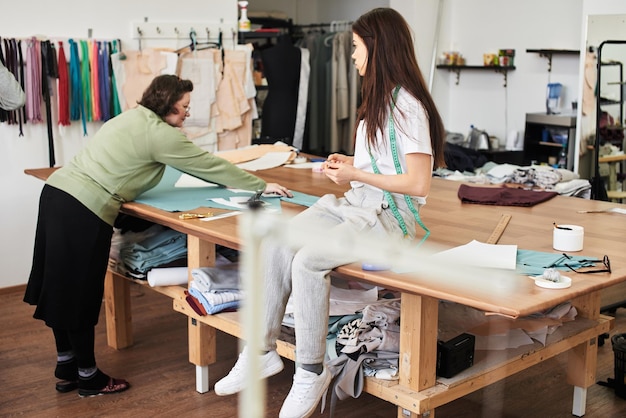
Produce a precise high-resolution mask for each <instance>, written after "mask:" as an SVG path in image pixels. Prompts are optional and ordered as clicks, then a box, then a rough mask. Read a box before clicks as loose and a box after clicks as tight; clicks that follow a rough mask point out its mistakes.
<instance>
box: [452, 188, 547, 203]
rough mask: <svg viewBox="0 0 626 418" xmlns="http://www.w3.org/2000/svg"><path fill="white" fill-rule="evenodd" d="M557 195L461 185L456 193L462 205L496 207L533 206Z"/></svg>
mask: <svg viewBox="0 0 626 418" xmlns="http://www.w3.org/2000/svg"><path fill="white" fill-rule="evenodd" d="M556 195H558V193H557V192H547V191H539V190H524V189H512V188H509V187H474V186H468V185H466V184H461V186H460V187H459V191H458V196H459V199H461V202H463V203H475V204H480V205H496V206H534V205H536V204H538V203H542V202H545V201H547V200H550V199H552V198H553V197H554V196H556Z"/></svg>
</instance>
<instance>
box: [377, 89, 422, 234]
mask: <svg viewBox="0 0 626 418" xmlns="http://www.w3.org/2000/svg"><path fill="white" fill-rule="evenodd" d="M399 91H400V86H399V85H398V86H396V88H395V89H394V91H393V100H392V102H391V110H390V111H389V143H390V145H391V154H392V155H393V164H394V166H395V169H396V174H402V166H401V165H400V159H399V158H398V149H397V147H396V129H395V126H394V121H393V109H394V108H395V105H396V100H397V99H398V92H399ZM368 152H369V155H370V160H371V162H372V169H373V170H374V173H376V174H380V170H379V169H378V165H377V164H376V160H375V159H374V156H373V155H372V152H371V149H370V148H369V145H368ZM383 194H384V196H385V199H386V200H387V203H388V204H389V207H390V208H391V212H392V213H393V216H395V218H396V219H397V220H398V224H399V225H400V229H402V233H403V234H404V236H405V237H407V236H408V235H409V231H408V229H407V227H406V223H405V222H404V219H403V218H402V215H400V211H399V210H398V206H397V205H396V202H395V200H394V199H393V196H392V194H391V193H390V192H389V191H387V190H384V189H383ZM404 201H405V202H406V204H407V206H408V207H409V209H410V210H411V213H413V217H414V218H415V221H416V222H417V223H418V225H419V226H421V227H422V229H423V230H424V232H425V234H424V236H423V237H422V239H421V241H420V242H419V243H418V244H417V245H418V246H419V245H421V244H422V243H423V242H424V241H426V239H427V238H428V236H429V235H430V230H429V229H428V228H427V227H426V225H424V223H423V222H422V219H421V218H420V215H419V212H418V210H417V209H415V205H413V200H412V199H411V196H409V195H406V194H405V195H404Z"/></svg>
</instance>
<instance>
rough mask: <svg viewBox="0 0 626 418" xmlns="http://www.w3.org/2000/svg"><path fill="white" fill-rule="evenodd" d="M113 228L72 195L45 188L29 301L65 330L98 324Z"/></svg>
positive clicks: (39, 314) (49, 322) (40, 314)
mask: <svg viewBox="0 0 626 418" xmlns="http://www.w3.org/2000/svg"><path fill="white" fill-rule="evenodd" d="M112 234H113V228H112V227H111V225H109V224H107V223H106V222H104V221H103V220H102V219H100V218H99V217H98V216H97V215H95V214H94V213H93V212H91V211H90V210H89V209H87V208H86V207H85V206H84V205H83V204H82V203H80V202H79V201H78V200H76V199H75V198H74V197H72V196H71V195H69V194H68V193H66V192H64V191H62V190H59V189H57V188H55V187H52V186H49V185H45V186H44V187H43V190H42V192H41V197H40V200H39V216H38V219H37V229H36V233H35V248H34V253H33V265H32V270H31V273H30V278H29V279H28V284H27V286H26V293H25V295H24V302H27V303H29V304H31V305H36V306H37V307H36V309H35V313H34V315H33V316H34V317H35V318H37V319H41V320H43V321H45V323H46V325H48V326H49V327H53V328H59V329H68V330H70V329H75V330H78V329H85V328H88V327H93V326H95V325H96V324H97V323H98V317H99V314H100V307H101V305H102V297H103V294H104V277H105V274H106V270H107V265H108V259H109V250H110V248H111V236H112Z"/></svg>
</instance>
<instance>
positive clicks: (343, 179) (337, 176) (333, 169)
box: [324, 154, 361, 184]
mask: <svg viewBox="0 0 626 418" xmlns="http://www.w3.org/2000/svg"><path fill="white" fill-rule="evenodd" d="M337 155H340V154H332V155H331V157H332V156H337ZM341 157H344V158H342V159H334V160H331V159H330V157H329V159H328V160H327V161H326V162H325V163H324V174H326V177H328V178H329V179H331V180H332V181H333V182H335V183H337V184H346V183H348V182H350V181H351V180H355V179H356V176H357V175H358V173H359V172H361V170H359V169H357V168H354V166H353V165H352V161H353V158H352V157H346V156H345V155H342V156H341Z"/></svg>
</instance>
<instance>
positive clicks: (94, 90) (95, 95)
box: [89, 41, 100, 121]
mask: <svg viewBox="0 0 626 418" xmlns="http://www.w3.org/2000/svg"><path fill="white" fill-rule="evenodd" d="M89 64H90V67H91V120H93V121H97V120H100V86H99V84H98V78H99V74H100V68H99V65H98V43H97V42H95V41H89Z"/></svg>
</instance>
